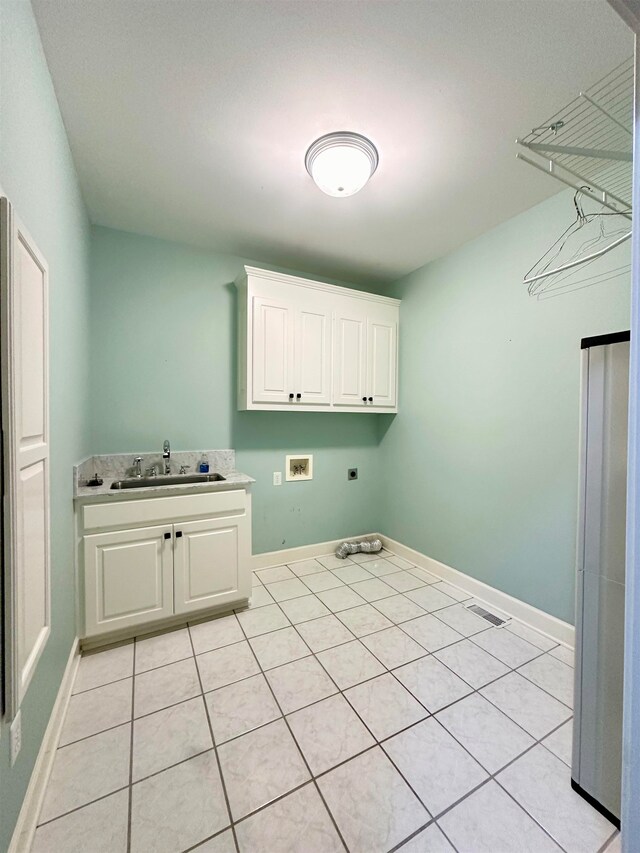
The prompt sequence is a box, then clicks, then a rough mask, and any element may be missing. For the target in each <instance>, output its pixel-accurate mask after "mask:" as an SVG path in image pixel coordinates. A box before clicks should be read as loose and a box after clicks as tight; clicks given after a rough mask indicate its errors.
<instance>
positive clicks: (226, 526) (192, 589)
mask: <svg viewBox="0 0 640 853" xmlns="http://www.w3.org/2000/svg"><path fill="white" fill-rule="evenodd" d="M245 522H246V517H245V516H242V517H241V518H208V519H205V520H203V521H186V522H184V523H180V524H176V525H174V531H175V533H174V537H175V539H174V541H175V545H174V549H175V550H174V591H175V594H174V598H175V612H176V613H191V612H192V611H194V610H204V609H207V608H211V607H217V606H218V605H220V604H225V603H226V602H227V601H231V600H234V599H237V598H238V591H239V588H240V583H241V581H240V572H239V567H240V563H241V554H240V542H241V539H242V536H243V532H242V530H241V525H243V524H244V523H245ZM241 592H242V591H241ZM245 592H246V594H247V596H248V595H249V591H248V590H245Z"/></svg>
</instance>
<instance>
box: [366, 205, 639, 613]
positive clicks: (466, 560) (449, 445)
mask: <svg viewBox="0 0 640 853" xmlns="http://www.w3.org/2000/svg"><path fill="white" fill-rule="evenodd" d="M587 207H588V205H587ZM572 218H573V214H572V206H571V195H570V194H566V193H561V194H560V195H557V196H555V197H553V198H552V199H550V200H548V201H546V202H544V203H543V204H540V205H538V206H537V207H535V208H532V209H531V210H529V211H527V212H526V213H524V214H522V215H520V216H518V217H516V218H514V219H511V220H509V221H508V222H506V223H504V224H503V225H501V226H499V227H497V228H495V229H493V230H492V231H490V232H488V233H486V234H485V235H483V236H482V237H480V238H479V239H477V240H475V241H473V242H471V243H468V244H466V245H465V246H463V247H462V248H461V249H459V250H458V251H456V252H453V253H451V254H449V255H448V256H446V257H444V258H442V259H440V260H437V261H435V262H433V263H431V264H429V265H427V266H425V267H423V268H422V269H420V270H417V271H416V272H414V273H412V274H411V275H409V276H407V277H406V278H404V279H403V280H401V281H400V282H398V283H397V284H396V285H394V286H392V287H391V288H389V289H388V291H387V292H388V294H389V295H393V296H396V297H399V298H401V299H402V300H403V301H402V306H401V315H400V316H401V321H400V322H401V330H402V331H401V336H400V341H401V343H400V411H399V414H398V415H397V416H396V417H395V418H387V417H384V418H381V422H380V435H381V453H380V462H379V464H380V466H381V470H382V471H387V472H396V473H401V474H402V476H398V477H390V478H389V479H388V480H387V481H386V487H385V489H384V490H383V491H382V505H381V508H380V517H381V519H382V532H384V533H386V534H387V535H389V536H392V537H393V538H395V539H398V540H400V541H401V542H403V543H405V544H406V545H409V546H411V547H413V548H416V549H418V550H419V551H422V552H423V553H425V554H428V555H429V556H430V557H433V558H435V559H437V560H440V561H442V562H444V563H447V564H448V565H450V566H453V567H454V568H457V569H459V570H461V571H463V572H466V573H467V574H469V575H471V576H473V577H475V578H478V579H480V580H482V581H484V582H485V583H488V584H491V585H492V586H495V587H497V588H498V589H501V590H504V591H505V592H507V593H509V594H511V595H514V596H516V597H517V598H520V599H523V600H524V601H527V602H529V603H530V604H533V605H534V606H536V607H540V608H541V609H542V610H545V611H547V612H548V613H552V614H554V615H556V616H558V617H560V618H561V619H565V620H567V621H569V622H572V621H573V608H574V598H573V596H574V589H573V579H574V571H575V569H574V565H575V537H576V517H577V471H578V409H579V380H580V349H579V347H580V339H581V338H582V337H585V336H587V335H597V334H602V333H605V332H611V331H617V330H620V329H625V328H629V292H630V282H629V278H628V277H626V276H625V277H623V278H619V279H616V280H612V281H609V282H607V283H605V284H599V285H597V286H593V287H586V288H584V289H581V290H576V291H574V292H570V293H567V294H565V295H562V296H558V297H555V298H552V299H544V300H534V299H531V298H530V297H529V296H528V295H527V291H526V287H524V286H523V284H522V276H523V275H524V273H525V272H526V270H527V269H529V267H530V266H531V265H532V263H533V262H534V260H535V259H536V258H538V257H540V256H541V255H542V254H543V252H544V251H546V249H547V248H548V247H549V245H550V244H551V243H552V242H553V240H555V239H556V237H557V236H558V235H559V234H560V233H561V232H562V231H563V230H564V228H566V226H567V225H568V224H569V223H570V222H571V220H572ZM628 251H629V249H628V245H627V246H626V247H625V248H620V249H617V250H615V251H614V252H613V253H611V255H609V256H607V260H606V262H605V261H604V260H603V261H601V262H599V263H601V264H602V267H605V266H608V267H609V268H611V269H613V268H614V267H617V266H619V265H620V264H624V263H625V261H626V260H627V259H628ZM593 271H594V270H593V268H592V270H590V273H591V272H593Z"/></svg>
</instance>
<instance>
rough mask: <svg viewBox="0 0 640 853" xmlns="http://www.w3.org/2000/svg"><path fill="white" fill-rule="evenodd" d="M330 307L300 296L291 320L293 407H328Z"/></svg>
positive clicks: (326, 303) (313, 299) (313, 298)
mask: <svg viewBox="0 0 640 853" xmlns="http://www.w3.org/2000/svg"><path fill="white" fill-rule="evenodd" d="M331 309H332V305H331V302H330V301H328V300H327V299H326V298H325V299H322V298H320V299H319V298H318V297H317V296H315V294H311V295H303V298H302V299H301V300H300V305H299V308H298V310H297V311H296V321H295V346H294V362H295V389H294V390H295V395H296V396H295V404H296V405H298V406H329V405H331V332H332V310H331Z"/></svg>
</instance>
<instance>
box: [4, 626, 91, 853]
mask: <svg viewBox="0 0 640 853" xmlns="http://www.w3.org/2000/svg"><path fill="white" fill-rule="evenodd" d="M78 649H79V641H78V638H77V637H76V639H75V640H74V641H73V644H72V646H71V652H70V653H69V659H68V660H67V665H66V667H65V670H64V675H63V676H62V681H61V682H60V687H59V689H58V695H57V696H56V701H55V703H54V705H53V709H52V711H51V716H50V717H49V722H48V724H47V728H46V730H45V733H44V737H43V738H42V743H41V744H40V750H39V752H38V757H37V758H36V763H35V764H34V766H33V770H32V771H31V779H30V780H29V786H28V788H27V793H26V794H25V797H24V801H23V803H22V808H21V809H20V814H19V815H18V820H17V823H16V826H15V829H14V831H13V837H12V839H11V844H10V845H9V851H8V853H28V851H29V850H31V846H32V844H33V838H34V835H35V832H36V826H37V823H38V815H39V814H40V808H41V806H42V800H43V799H44V793H45V789H46V787H47V782H48V781H49V776H50V774H51V769H52V767H53V760H54V758H55V754H56V749H57V747H58V741H59V740H60V733H61V731H62V724H63V723H64V717H65V714H66V712H67V706H68V705H69V699H70V698H71V689H72V687H73V682H74V680H75V677H76V670H77V668H78V664H79V662H80V654H79V651H78Z"/></svg>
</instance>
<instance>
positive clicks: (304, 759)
mask: <svg viewBox="0 0 640 853" xmlns="http://www.w3.org/2000/svg"><path fill="white" fill-rule="evenodd" d="M240 627H242V626H240ZM294 630H295V626H294ZM251 651H252V653H253V655H254V657H255V659H256V663H257V664H258V667H260V672H261V674H262V677H263V678H264V680H265V681H266V682H267V685H268V687H269V690H270V691H271V695H272V696H273V701H274V702H275V703H276V706H277V707H278V710H279V711H280V713H281V715H282V719H283V720H284V723H285V725H286V727H287V730H288V731H289V734H290V736H291V738H292V739H293V742H294V743H295V745H296V748H297V750H298V752H299V754H300V756H301V758H302V761H303V762H304V765H305V767H306V768H307V772H308V773H309V777H310V781H311V782H312V784H313V785H314V786H315V789H316V791H317V793H318V796H319V797H320V799H321V800H322V803H323V805H324V807H325V809H326V811H327V814H328V815H329V818H330V820H331V822H332V823H333V826H334V828H335V830H336V832H337V833H338V838H339V839H340V841H341V842H342V844H343V846H344V849H345V850H346V851H347V853H348V851H349V848H348V846H347V844H346V841H345V839H344V838H343V835H342V832H341V831H340V828H339V827H338V824H337V822H336V820H335V818H334V816H333V813H332V812H331V809H330V808H329V806H328V805H327V803H326V801H325V798H324V796H323V794H322V791H321V790H320V786H319V785H318V783H317V781H316V778H315V776H314V774H313V771H312V770H311V766H310V765H309V762H308V761H307V759H306V756H305V754H304V752H303V751H302V748H301V746H300V744H299V743H298V740H297V738H296V736H295V734H294V732H293V730H292V728H291V724H290V723H289V721H288V720H287V717H286V714H285V713H284V711H283V709H282V706H281V704H280V702H279V701H278V697H277V696H276V694H275V691H274V689H273V687H272V685H271V683H270V682H269V679H268V678H267V677H266V674H265V672H264V670H263V669H262V666H261V665H260V661H259V660H258V658H257V656H256V654H255V652H254V651H253V648H252V647H251ZM329 680H330V681H331V682H332V683H334V684H335V682H333V679H332V678H330V677H329ZM335 686H336V687H337V685H335ZM325 698H328V697H325ZM292 713H294V712H292ZM288 793H291V792H288ZM285 796H286V795H285Z"/></svg>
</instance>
